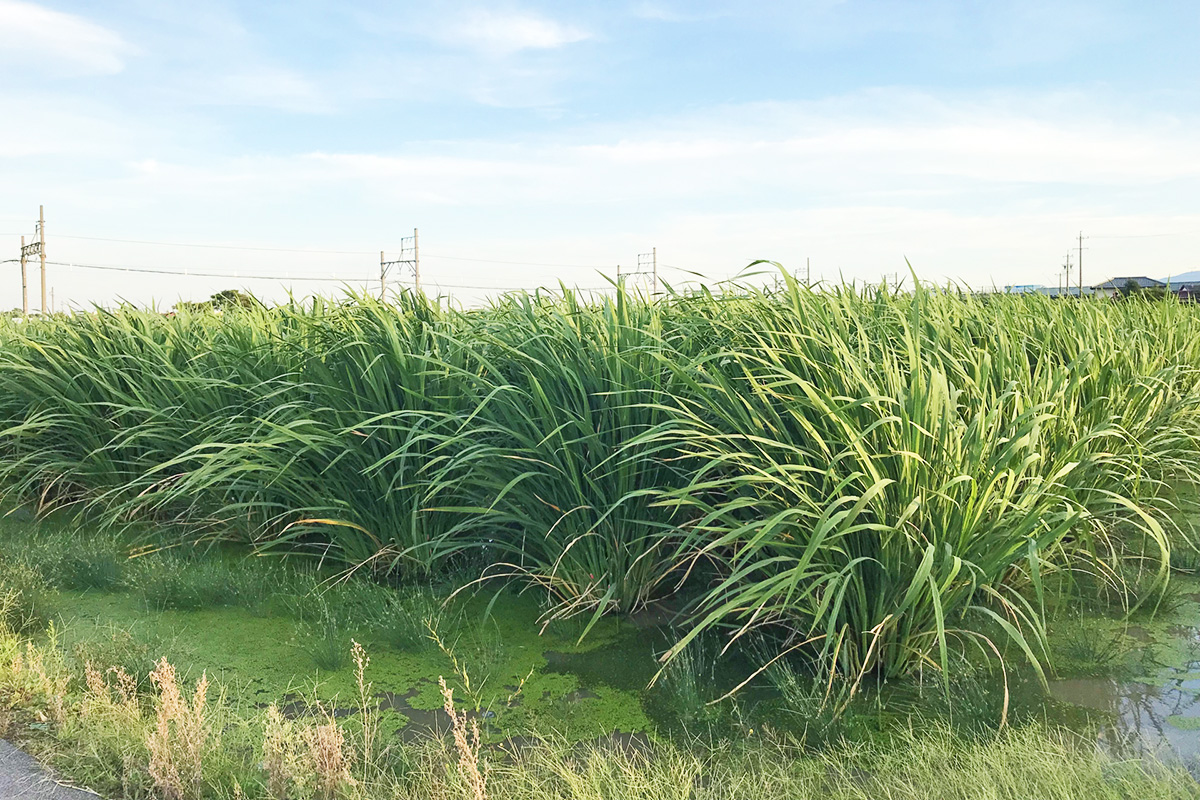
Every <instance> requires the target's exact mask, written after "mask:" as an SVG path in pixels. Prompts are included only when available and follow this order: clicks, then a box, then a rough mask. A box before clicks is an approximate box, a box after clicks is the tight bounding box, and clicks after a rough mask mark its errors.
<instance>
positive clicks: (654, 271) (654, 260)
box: [650, 247, 658, 297]
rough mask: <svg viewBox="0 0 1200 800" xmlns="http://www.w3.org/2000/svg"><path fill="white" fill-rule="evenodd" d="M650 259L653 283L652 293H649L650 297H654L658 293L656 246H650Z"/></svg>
mask: <svg viewBox="0 0 1200 800" xmlns="http://www.w3.org/2000/svg"><path fill="white" fill-rule="evenodd" d="M650 259H651V266H650V269H651V276H652V281H653V285H654V293H653V294H652V295H651V297H654V296H656V295H657V294H658V248H657V247H651V248H650Z"/></svg>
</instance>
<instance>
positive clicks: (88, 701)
mask: <svg viewBox="0 0 1200 800" xmlns="http://www.w3.org/2000/svg"><path fill="white" fill-rule="evenodd" d="M110 675H111V676H112V683H111V684H110V683H109V676H110ZM83 680H84V684H85V686H86V687H87V691H86V692H84V698H83V705H82V707H81V709H80V711H81V713H82V714H83V715H84V716H88V715H90V714H93V713H96V712H98V711H103V712H107V711H119V712H121V713H122V714H125V715H127V716H131V717H137V716H140V715H141V710H140V709H139V707H138V696H137V681H136V680H134V678H133V676H132V675H130V674H129V673H128V672H126V671H125V670H124V669H122V668H121V667H109V668H108V670H107V671H106V672H103V673H102V672H100V670H98V669H96V668H95V666H93V665H92V662H90V661H87V662H85V663H84V665H83Z"/></svg>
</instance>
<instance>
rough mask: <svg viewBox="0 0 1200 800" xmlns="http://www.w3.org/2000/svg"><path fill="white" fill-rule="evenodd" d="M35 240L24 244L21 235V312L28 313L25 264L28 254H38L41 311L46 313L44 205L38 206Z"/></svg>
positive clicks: (27, 284)
mask: <svg viewBox="0 0 1200 800" xmlns="http://www.w3.org/2000/svg"><path fill="white" fill-rule="evenodd" d="M37 234H38V237H37V241H36V242H30V243H29V244H25V237H24V236H22V237H21V313H22V314H24V315H25V316H28V315H29V281H28V276H27V269H28V268H27V264H28V262H29V258H30V256H40V257H41V260H42V313H43V314H45V313H46V214H45V207H44V206H38V223H37Z"/></svg>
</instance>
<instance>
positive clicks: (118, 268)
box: [46, 261, 371, 283]
mask: <svg viewBox="0 0 1200 800" xmlns="http://www.w3.org/2000/svg"><path fill="white" fill-rule="evenodd" d="M46 263H47V264H53V265H54V266H57V267H73V268H75V269H99V270H108V271H111V272H138V273H146V274H153V275H174V276H176V277H181V278H228V279H230V280H262V281H325V282H330V281H333V282H337V283H368V282H370V280H371V279H369V278H324V277H317V276H308V275H237V274H231V273H228V272H194V271H192V270H187V271H184V272H180V271H178V270H169V269H159V268H156V267H127V266H122V265H119V264H78V263H67V262H65V261H47V262H46Z"/></svg>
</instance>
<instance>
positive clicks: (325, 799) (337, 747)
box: [304, 716, 354, 800]
mask: <svg viewBox="0 0 1200 800" xmlns="http://www.w3.org/2000/svg"><path fill="white" fill-rule="evenodd" d="M304 740H305V742H306V743H307V744H308V758H309V762H310V764H311V765H312V769H313V772H314V773H315V776H316V784H317V785H316V789H317V796H318V797H320V798H321V800H334V798H336V797H337V796H338V793H339V791H340V790H341V789H342V787H348V786H353V785H354V779H353V778H352V777H350V759H349V758H348V757H347V754H346V749H345V745H346V735H345V734H344V733H342V729H341V728H339V727H338V725H337V722H335V721H334V719H333V717H332V716H330V717H329V718H328V719H327V720H326V721H325V722H324V723H323V724H321V725H316V726H313V727H311V728H308V729H306V730H305V731H304Z"/></svg>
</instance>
